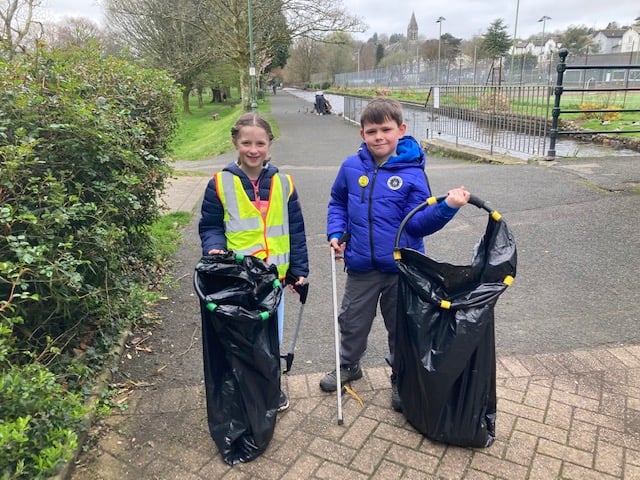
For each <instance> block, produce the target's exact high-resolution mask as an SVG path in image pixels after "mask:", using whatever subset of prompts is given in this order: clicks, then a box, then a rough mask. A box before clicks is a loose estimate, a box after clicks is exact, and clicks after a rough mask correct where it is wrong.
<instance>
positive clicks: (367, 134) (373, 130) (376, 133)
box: [360, 119, 407, 163]
mask: <svg viewBox="0 0 640 480" xmlns="http://www.w3.org/2000/svg"><path fill="white" fill-rule="evenodd" d="M406 131H407V125H406V124H405V123H403V124H402V125H398V124H397V123H396V122H395V121H394V120H391V119H386V120H385V121H384V122H383V123H365V124H364V127H363V128H362V130H360V136H361V137H362V139H363V140H364V142H365V143H366V144H367V148H368V149H369V152H370V153H371V156H372V157H373V159H374V160H375V161H376V163H382V162H386V161H387V160H388V159H389V157H390V156H392V155H393V154H394V153H395V151H396V146H397V145H398V140H400V139H401V138H402V137H403V136H404V134H405V132H406Z"/></svg>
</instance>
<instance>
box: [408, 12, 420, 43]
mask: <svg viewBox="0 0 640 480" xmlns="http://www.w3.org/2000/svg"><path fill="white" fill-rule="evenodd" d="M407 40H408V41H410V42H417V41H418V22H416V14H415V13H414V12H411V20H409V26H408V27H407Z"/></svg>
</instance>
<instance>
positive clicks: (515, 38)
mask: <svg viewBox="0 0 640 480" xmlns="http://www.w3.org/2000/svg"><path fill="white" fill-rule="evenodd" d="M519 13H520V0H518V1H517V2H516V22H515V26H514V27H513V45H512V46H511V64H510V66H509V80H510V81H511V82H513V58H514V57H515V56H516V46H517V45H518V14H519ZM522 61H523V62H524V58H523V59H522Z"/></svg>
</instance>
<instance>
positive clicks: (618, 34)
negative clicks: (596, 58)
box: [593, 29, 626, 53]
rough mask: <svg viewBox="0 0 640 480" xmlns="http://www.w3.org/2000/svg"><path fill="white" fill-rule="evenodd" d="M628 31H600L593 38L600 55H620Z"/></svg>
mask: <svg viewBox="0 0 640 480" xmlns="http://www.w3.org/2000/svg"><path fill="white" fill-rule="evenodd" d="M625 31H626V30H623V29H615V30H614V29H608V30H600V31H598V32H597V33H596V34H595V35H594V36H593V42H594V43H596V44H597V45H598V53H620V48H621V46H622V37H623V35H624V33H625Z"/></svg>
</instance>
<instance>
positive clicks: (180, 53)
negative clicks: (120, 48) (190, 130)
mask: <svg viewBox="0 0 640 480" xmlns="http://www.w3.org/2000/svg"><path fill="white" fill-rule="evenodd" d="M193 8H194V5H193V2H192V1H191V0H177V1H173V0H172V2H167V1H166V0H108V1H107V9H106V21H107V25H108V26H109V29H110V30H112V31H114V32H117V33H119V34H120V36H121V37H122V38H125V39H126V41H127V42H128V43H129V44H130V45H131V47H132V49H133V54H134V55H136V56H138V57H140V58H141V59H144V60H145V61H146V62H147V63H149V64H151V65H152V66H154V67H156V68H159V69H163V70H167V71H168V72H169V73H170V74H171V76H172V77H173V78H174V80H175V81H176V82H177V83H179V84H180V85H181V86H182V87H183V91H182V101H183V107H182V108H183V111H184V112H185V113H188V112H189V93H190V91H191V88H192V87H193V82H194V80H195V79H196V77H197V76H198V75H199V74H201V73H202V72H204V70H205V69H206V68H207V67H209V66H210V65H212V64H213V63H214V59H215V58H216V57H217V56H218V57H219V56H220V51H219V49H217V48H216V44H215V43H212V42H211V41H210V40H209V39H207V38H206V37H203V36H202V35H201V34H200V32H199V31H198V29H196V28H194V27H193V26H192V25H190V24H189V23H187V22H185V21H184V19H183V18H182V17H176V14H175V12H176V11H179V12H180V15H184V16H188V17H193V16H195V15H197V11H196V10H194V9H193ZM212 17H213V15H212ZM211 21H212V22H215V18H211ZM216 53H218V55H216Z"/></svg>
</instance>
